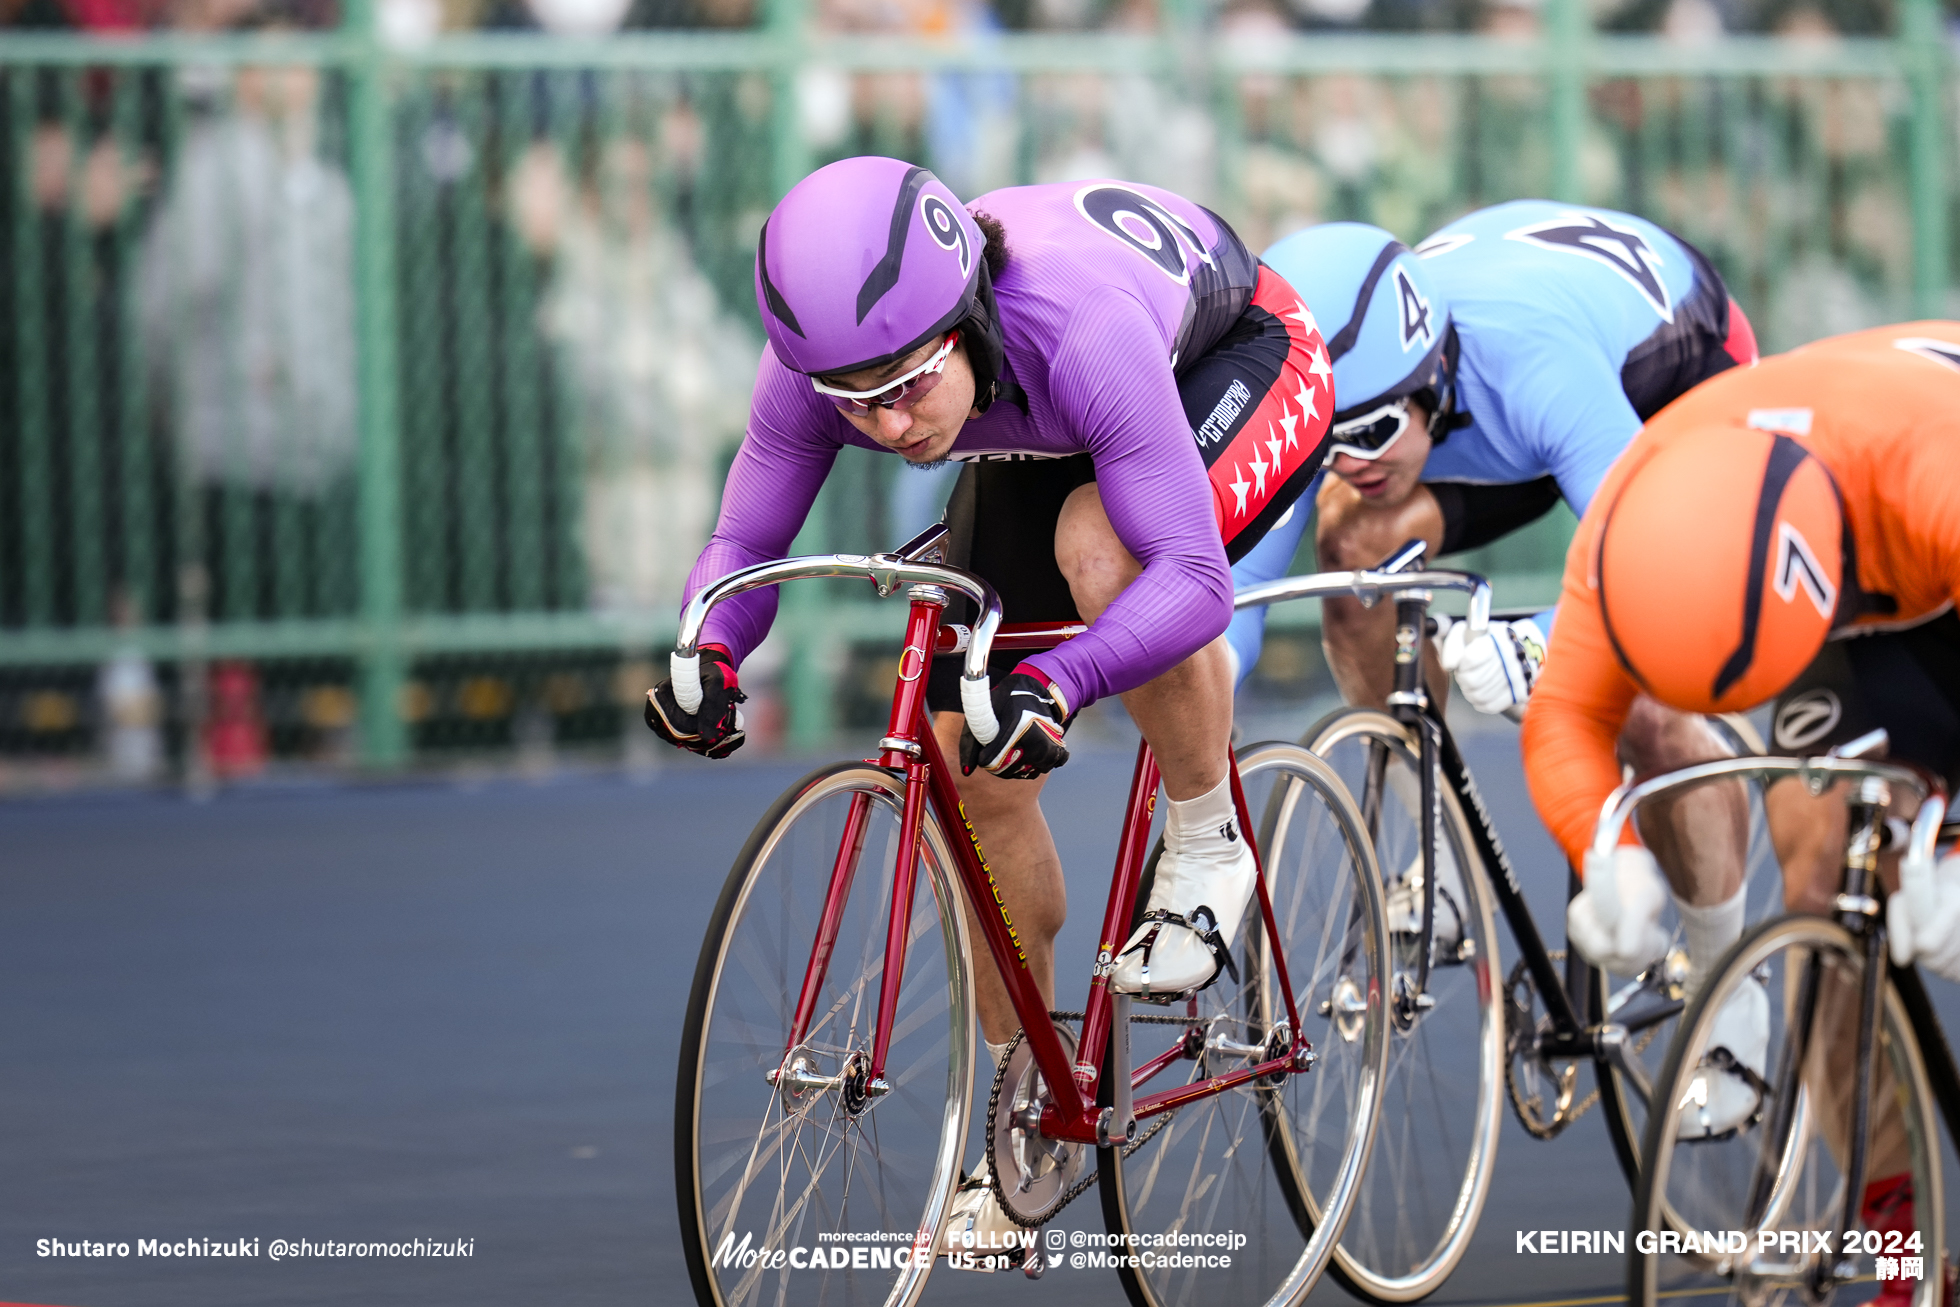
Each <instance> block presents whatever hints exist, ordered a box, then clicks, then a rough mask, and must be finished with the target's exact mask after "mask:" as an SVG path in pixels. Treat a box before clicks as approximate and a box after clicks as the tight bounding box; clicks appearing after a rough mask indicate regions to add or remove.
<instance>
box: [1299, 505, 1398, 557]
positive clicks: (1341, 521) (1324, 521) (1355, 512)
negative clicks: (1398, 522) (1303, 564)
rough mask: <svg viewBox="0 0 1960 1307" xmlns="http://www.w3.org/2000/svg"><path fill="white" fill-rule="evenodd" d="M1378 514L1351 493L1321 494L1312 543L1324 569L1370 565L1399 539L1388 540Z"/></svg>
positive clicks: (1387, 532) (1389, 532) (1389, 533)
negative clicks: (1369, 509) (1370, 510)
mask: <svg viewBox="0 0 1960 1307" xmlns="http://www.w3.org/2000/svg"><path fill="white" fill-rule="evenodd" d="M1384 525H1385V524H1384V523H1383V522H1382V520H1381V514H1379V513H1371V512H1369V511H1368V509H1367V507H1366V505H1365V504H1363V503H1361V502H1360V501H1358V500H1357V499H1355V498H1354V497H1353V496H1351V495H1322V496H1321V497H1320V516H1319V517H1318V518H1317V519H1316V520H1315V526H1314V537H1313V546H1314V553H1315V555H1316V557H1317V558H1318V559H1319V563H1320V567H1321V568H1322V569H1323V570H1325V571H1336V572H1339V571H1351V570H1353V569H1354V568H1358V567H1370V566H1373V565H1374V564H1376V563H1379V562H1380V561H1381V560H1382V555H1384V554H1386V553H1387V552H1389V551H1390V550H1391V549H1393V548H1395V546H1396V545H1398V544H1400V543H1401V541H1399V540H1398V541H1392V542H1387V543H1384V542H1385V541H1387V537H1388V536H1389V535H1392V534H1393V532H1391V531H1387V530H1385V529H1384Z"/></svg>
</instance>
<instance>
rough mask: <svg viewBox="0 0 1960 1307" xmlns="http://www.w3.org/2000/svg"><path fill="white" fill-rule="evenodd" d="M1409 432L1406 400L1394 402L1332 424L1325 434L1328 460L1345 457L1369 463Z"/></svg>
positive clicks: (1407, 402)
mask: <svg viewBox="0 0 1960 1307" xmlns="http://www.w3.org/2000/svg"><path fill="white" fill-rule="evenodd" d="M1408 429H1409V401H1408V399H1407V398H1403V399H1398V400H1393V401H1391V402H1389V403H1387V404H1383V405H1382V406H1381V407H1380V408H1377V409H1372V410H1370V411H1369V412H1366V413H1363V414H1362V415H1361V416H1360V417H1358V418H1349V419H1348V420H1347V421H1346V422H1340V423H1337V424H1335V426H1334V428H1333V429H1332V430H1331V431H1329V432H1328V436H1329V438H1330V439H1331V442H1332V443H1330V444H1329V445H1328V446H1327V457H1329V458H1332V457H1334V455H1336V454H1347V455H1349V456H1350V457H1353V458H1359V459H1363V460H1365V461H1367V462H1370V463H1372V462H1374V461H1375V460H1376V459H1378V458H1380V457H1381V456H1382V455H1383V454H1386V453H1387V452H1388V451H1389V450H1390V449H1392V448H1394V447H1395V442H1396V441H1398V440H1400V439H1401V438H1402V433H1403V432H1405V431H1407V430H1408Z"/></svg>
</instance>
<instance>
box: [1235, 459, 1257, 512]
mask: <svg viewBox="0 0 1960 1307" xmlns="http://www.w3.org/2000/svg"><path fill="white" fill-rule="evenodd" d="M1232 472H1233V474H1234V475H1235V476H1237V477H1238V480H1236V481H1234V482H1232V493H1233V494H1235V495H1237V496H1238V497H1239V506H1238V509H1237V510H1236V515H1237V516H1239V517H1244V516H1245V492H1246V491H1248V490H1250V489H1252V483H1251V482H1250V481H1247V480H1246V479H1245V469H1244V468H1242V467H1234V468H1233V469H1232Z"/></svg>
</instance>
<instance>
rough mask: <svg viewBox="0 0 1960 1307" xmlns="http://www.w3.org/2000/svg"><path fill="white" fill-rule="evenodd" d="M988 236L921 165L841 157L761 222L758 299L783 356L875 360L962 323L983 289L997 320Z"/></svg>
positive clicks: (820, 361) (844, 363) (808, 366)
mask: <svg viewBox="0 0 1960 1307" xmlns="http://www.w3.org/2000/svg"><path fill="white" fill-rule="evenodd" d="M985 246H986V240H985V238H984V237H983V236H982V235H981V234H980V228H979V227H978V226H976V225H975V223H974V221H973V218H972V217H971V215H969V214H968V213H967V211H966V208H965V206H963V205H962V204H961V203H960V202H959V198H958V197H957V196H955V195H954V194H953V192H952V191H950V190H948V189H947V188H946V184H945V183H944V182H942V181H940V180H939V179H938V178H937V177H935V176H933V175H932V174H931V173H930V172H928V171H926V170H925V169H924V168H919V167H915V166H914V165H912V164H909V163H906V162H905V161H904V160H902V159H884V158H878V157H876V156H866V157H863V158H857V159H842V160H839V161H838V162H836V163H833V164H829V165H827V166H825V167H822V168H819V169H817V171H815V172H813V173H811V174H810V175H809V176H808V177H805V178H804V179H803V180H802V181H800V182H798V183H797V184H796V186H795V187H794V188H792V189H791V191H790V193H789V194H788V195H785V196H784V197H783V202H782V203H781V204H778V205H777V206H776V211H775V212H774V213H772V214H770V215H769V221H768V222H766V223H764V224H763V225H762V239H761V240H760V241H759V242H758V243H757V246H756V252H755V302H756V307H757V308H758V309H760V310H761V312H762V325H763V328H764V329H765V330H766V331H767V332H768V333H769V343H770V345H772V346H773V347H774V348H775V351H776V357H777V358H778V359H780V360H782V362H783V363H784V365H785V366H787V367H790V368H793V369H795V370H796V371H798V372H802V373H809V374H822V373H838V372H855V371H857V370H858V369H860V368H867V367H877V366H879V365H881V364H885V363H889V362H891V361H892V360H893V359H896V358H903V357H904V356H905V355H907V354H909V353H911V352H912V351H913V350H915V349H917V348H918V347H919V346H921V345H923V344H925V343H926V342H927V341H928V340H931V339H932V338H933V337H935V336H939V335H943V334H945V333H946V332H948V331H951V330H952V329H953V328H955V327H957V326H960V325H961V323H962V322H963V321H964V320H965V319H966V318H968V317H969V316H971V315H974V313H975V308H976V301H982V302H983V303H982V309H981V313H982V322H981V326H982V328H983V330H991V329H992V328H993V321H994V314H993V304H992V300H993V294H992V289H991V285H990V283H989V281H988V278H987V273H986V260H985V259H984V257H983V253H984V250H985ZM969 334H972V333H969ZM995 337H996V339H997V332H996V333H995ZM972 343H973V342H969V345H970V346H971V344H972ZM968 353H969V356H971V355H972V353H973V350H972V349H971V348H969V350H968ZM988 380H991V377H989V378H988ZM983 393H984V392H983Z"/></svg>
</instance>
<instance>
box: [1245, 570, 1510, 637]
mask: <svg viewBox="0 0 1960 1307" xmlns="http://www.w3.org/2000/svg"><path fill="white" fill-rule="evenodd" d="M1410 590H1456V591H1459V592H1461V593H1464V594H1467V595H1469V596H1470V612H1469V615H1468V618H1467V620H1468V621H1469V624H1470V634H1471V636H1472V637H1473V638H1474V637H1476V636H1479V635H1482V634H1483V633H1484V630H1485V628H1487V627H1488V626H1489V625H1490V582H1489V581H1486V580H1485V579H1484V578H1483V577H1481V576H1478V575H1477V574H1476V573H1475V572H1450V571H1433V572H1370V571H1353V572H1315V573H1313V574H1311V575H1308V576H1283V577H1281V578H1280V579H1279V580H1277V581H1265V582H1262V583H1260V584H1258V585H1248V586H1244V587H1242V588H1241V589H1239V590H1238V591H1236V592H1235V593H1234V594H1233V596H1232V607H1233V608H1235V609H1236V608H1258V607H1261V606H1262V605H1265V604H1277V603H1284V602H1285V601H1286V600H1289V599H1326V598H1329V597H1336V596H1342V595H1348V596H1352V597H1353V598H1356V599H1359V600H1360V601H1361V602H1362V603H1364V604H1368V605H1373V604H1374V603H1375V602H1376V601H1377V600H1379V599H1380V598H1381V597H1382V596H1383V595H1393V594H1402V593H1404V592H1406V591H1410Z"/></svg>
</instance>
